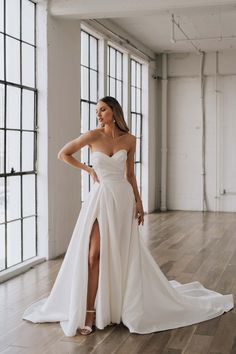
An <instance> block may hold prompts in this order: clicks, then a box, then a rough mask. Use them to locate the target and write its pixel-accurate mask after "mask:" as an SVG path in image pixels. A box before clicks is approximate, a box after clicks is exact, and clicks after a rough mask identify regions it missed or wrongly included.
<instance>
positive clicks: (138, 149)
mask: <svg viewBox="0 0 236 354" xmlns="http://www.w3.org/2000/svg"><path fill="white" fill-rule="evenodd" d="M135 156H136V161H140V139H138V138H137V139H136V155H135Z"/></svg>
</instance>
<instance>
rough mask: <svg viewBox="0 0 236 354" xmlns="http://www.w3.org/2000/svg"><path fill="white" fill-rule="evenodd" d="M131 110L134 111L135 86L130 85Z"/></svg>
mask: <svg viewBox="0 0 236 354" xmlns="http://www.w3.org/2000/svg"><path fill="white" fill-rule="evenodd" d="M131 111H132V112H136V99H135V88H134V87H131Z"/></svg>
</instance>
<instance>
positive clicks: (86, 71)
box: [81, 31, 98, 202]
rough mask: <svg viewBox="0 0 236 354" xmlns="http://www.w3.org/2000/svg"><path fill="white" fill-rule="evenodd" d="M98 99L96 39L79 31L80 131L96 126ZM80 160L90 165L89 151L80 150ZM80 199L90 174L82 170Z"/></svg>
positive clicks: (86, 149)
mask: <svg viewBox="0 0 236 354" xmlns="http://www.w3.org/2000/svg"><path fill="white" fill-rule="evenodd" d="M97 100H98V39H97V38H95V37H93V36H92V35H91V34H89V33H87V32H85V31H81V133H85V132H87V131H88V130H92V129H95V128H96V127H97V124H98V122H97V117H96V104H97ZM81 161H82V162H83V163H85V164H87V165H90V151H89V148H88V147H87V146H86V147H84V148H83V149H82V150H81ZM81 176H82V183H81V200H82V202H83V201H84V200H85V198H86V196H87V194H88V192H89V191H90V187H91V177H90V175H89V174H88V173H87V172H85V171H82V173H81Z"/></svg>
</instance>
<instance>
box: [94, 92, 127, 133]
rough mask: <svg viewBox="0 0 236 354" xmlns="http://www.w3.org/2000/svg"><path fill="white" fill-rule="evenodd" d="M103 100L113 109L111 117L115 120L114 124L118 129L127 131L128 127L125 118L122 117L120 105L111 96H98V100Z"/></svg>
mask: <svg viewBox="0 0 236 354" xmlns="http://www.w3.org/2000/svg"><path fill="white" fill-rule="evenodd" d="M99 101H100V102H104V103H106V104H107V105H108V106H109V107H110V108H111V109H112V111H113V119H114V120H115V123H116V125H117V126H118V128H119V129H120V130H122V131H123V132H126V133H127V132H129V127H128V125H127V124H126V121H125V118H124V113H123V109H122V107H121V105H120V104H119V102H118V101H117V99H115V98H114V97H112V96H105V97H103V98H100V99H99V100H98V102H99Z"/></svg>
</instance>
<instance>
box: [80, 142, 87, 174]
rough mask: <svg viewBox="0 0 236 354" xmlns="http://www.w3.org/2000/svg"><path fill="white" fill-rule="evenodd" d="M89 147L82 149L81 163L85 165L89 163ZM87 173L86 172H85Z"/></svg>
mask: <svg viewBox="0 0 236 354" xmlns="http://www.w3.org/2000/svg"><path fill="white" fill-rule="evenodd" d="M88 149H89V148H88V146H84V147H83V148H82V149H81V161H82V162H83V163H87V162H88ZM85 172H86V171H85ZM86 173H87V172H86Z"/></svg>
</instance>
